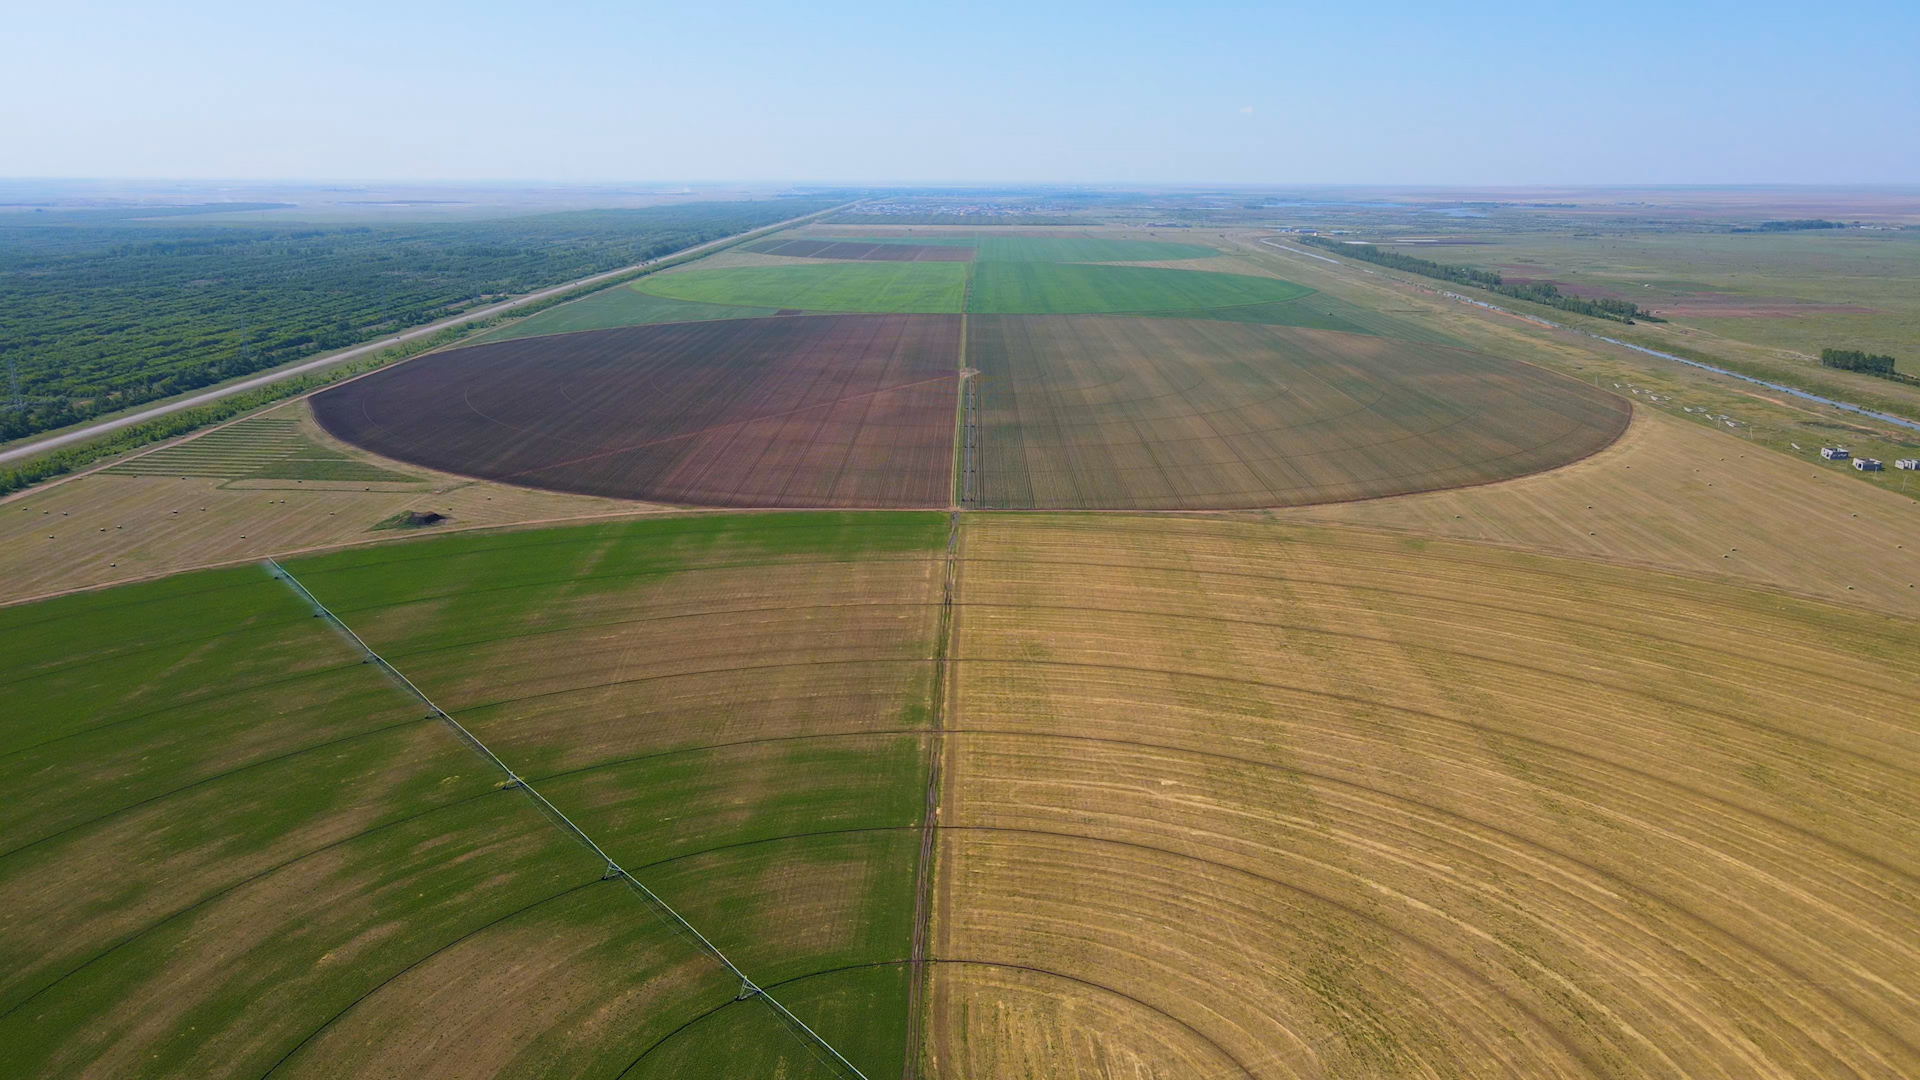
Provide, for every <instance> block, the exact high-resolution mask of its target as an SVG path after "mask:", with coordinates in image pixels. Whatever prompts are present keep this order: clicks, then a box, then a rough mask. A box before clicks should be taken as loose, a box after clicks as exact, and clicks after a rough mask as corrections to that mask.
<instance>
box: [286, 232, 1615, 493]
mask: <svg viewBox="0 0 1920 1080" xmlns="http://www.w3.org/2000/svg"><path fill="white" fill-rule="evenodd" d="M906 265H911V264H906ZM966 341H967V346H966V347H967V364H968V366H969V367H970V368H973V369H975V370H976V371H977V373H978V374H977V375H975V376H973V382H972V386H973V391H972V393H971V394H970V405H969V407H968V408H967V410H966V413H965V415H966V418H967V420H966V422H967V424H968V425H969V431H970V438H969V440H968V443H969V445H970V447H971V454H970V455H966V456H964V467H965V469H966V473H965V475H966V482H965V489H964V491H962V492H961V497H962V499H963V502H964V504H965V505H968V506H971V507H978V508H995V509H1169V510H1200V509H1240V508H1253V507H1270V506H1294V505H1301V504H1306V503H1324V502H1338V501H1343V500H1349V499H1363V498H1372V497H1377V496H1382V495H1398V494H1405V493H1409V492H1415V491H1427V490H1433V489H1438V488H1450V487H1461V486H1465V485H1469V484H1478V483H1485V482H1488V481H1492V480H1502V479H1507V478H1510V477H1515V476H1522V475H1525V474H1527V473H1532V472H1538V471H1540V470H1542V469H1548V468H1553V467H1555V466H1558V465H1563V464H1566V463H1568V462H1571V461H1575V460H1578V459H1579V458H1582V457H1585V456H1586V455H1588V454H1591V453H1593V452H1594V451H1596V450H1598V449H1600V448H1601V447H1603V446H1606V445H1607V444H1608V443H1610V442H1612V441H1613V440H1614V439H1615V438H1616V437H1618V435H1619V434H1620V433H1621V432H1622V431H1623V430H1624V429H1625V427H1626V424H1627V420H1628V418H1629V416H1630V406H1628V405H1627V404H1626V403H1625V402H1623V401H1621V400H1620V399H1618V398H1615V397H1613V396H1610V395H1606V394H1602V393H1600V392H1598V391H1596V390H1594V389H1592V388H1590V387H1587V386H1585V385H1583V384H1581V383H1578V382H1575V381H1573V380H1571V379H1567V378H1565V377H1562V376H1560V375H1556V374H1553V373H1551V372H1547V371H1544V370H1542V369H1539V368H1534V367H1531V366H1528V365H1525V364H1517V363H1513V362H1511V361H1507V360H1502V359H1499V358H1496V357H1491V356H1486V355H1482V354H1479V353H1473V352H1468V351H1465V350H1461V349H1450V348H1444V347H1439V346H1433V345H1420V344H1414V343H1409V342H1401V341H1393V340H1389V339H1386V338H1377V337H1369V336H1364V335H1358V334H1343V333H1337V332H1332V331H1319V330H1302V329H1298V328H1288V327H1272V326H1256V325H1249V324H1243V323H1230V322H1208V321H1190V320H1175V319H1123V318H1114V317H1100V316H979V315H976V316H971V317H970V329H969V331H968V333H967V335H966ZM960 342H961V333H960V317H959V316H956V315H945V316H942V315H835V316H806V317H785V318H769V319H750V320H746V319H743V320H723V321H716V322H704V323H676V324H667V325H659V326H647V327H631V328H624V329H617V330H600V331H589V332H583V333H577V334H566V335H556V336H551V337H542V338H529V339H522V340H516V341H504V342H498V343H493V344H487V345H479V346H474V347H471V348H466V349H459V350H455V351H453V352H449V353H443V354H440V355H437V356H431V357H427V358H424V359H422V360H418V361H415V362H413V363H410V364H407V365H404V366H401V367H397V368H394V369H391V370H389V371H384V372H381V373H378V374H376V375H373V376H370V377H368V378H365V379H360V380H357V381H355V382H352V383H349V384H347V385H345V386H342V387H340V388H338V389H335V390H330V391H328V392H326V393H324V394H321V395H319V396H318V397H317V398H315V399H314V414H315V416H316V417H317V418H318V420H319V422H320V423H321V424H322V425H323V426H325V427H326V429H327V430H328V431H330V432H332V433H333V434H334V435H336V436H338V437H339V438H342V439H345V440H347V441H349V442H353V443H356V444H358V445H361V446H364V447H366V448H368V449H370V450H374V451H376V452H378V453H381V454H384V455H386V456H388V457H391V458H396V459H398V460H401V461H405V462H409V463H412V464H416V465H421V466H426V467H429V468H435V469H441V470H444V471H447V472H454V473H461V474H464V475H468V476H478V477H484V478H486V479H490V480H501V481H506V482H509V483H517V484H524V485H527V486H530V487H544V488H552V489H556V490H561V491H576V492H582V493H586V494H593V495H604V496H613V497H617V498H630V499H643V500H648V501H656V502H670V503H682V504H692V505H705V506H764V507H782V506H818V507H836V506H857V507H931V506H945V505H948V504H949V502H950V501H951V500H952V498H953V489H952V469H953V457H954V455H953V443H954V416H955V406H956V390H957V387H958V371H957V370H956V369H957V365H958V362H959V352H960V348H961V345H960Z"/></svg>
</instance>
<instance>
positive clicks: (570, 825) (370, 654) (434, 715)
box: [266, 558, 868, 1080]
mask: <svg viewBox="0 0 1920 1080" xmlns="http://www.w3.org/2000/svg"><path fill="white" fill-rule="evenodd" d="M266 566H267V569H268V571H269V572H270V573H272V574H273V576H274V577H277V578H279V579H281V580H282V581H285V582H286V583H287V584H288V585H289V586H291V587H292V588H293V590H294V591H295V592H297V593H299V594H300V596H301V597H302V598H303V599H305V600H306V601H307V603H309V604H311V605H313V611H314V614H315V615H316V616H317V617H320V618H323V619H326V620H327V622H328V623H330V624H332V625H333V626H334V627H335V628H336V629H338V630H340V631H341V632H342V633H344V634H346V636H347V637H348V638H349V639H350V640H352V642H353V643H354V645H356V646H357V647H359V649H360V650H361V651H362V652H364V653H365V654H366V657H365V659H366V661H367V662H371V663H373V664H377V665H379V667H380V668H381V669H382V670H384V671H385V672H386V673H387V674H388V675H391V676H393V678H394V679H396V680H398V682H399V683H400V685H401V686H403V687H405V688H406V689H407V690H408V692H410V693H412V694H413V696H414V697H417V698H419V699H420V701H421V702H422V703H423V704H425V705H426V707H427V709H428V716H427V718H428V719H430V720H439V721H440V722H442V723H443V724H445V725H446V726H447V728H448V729H449V730H450V731H452V732H453V733H454V735H455V736H457V737H458V738H459V739H460V741H461V742H464V743H466V744H467V746H468V747H469V748H470V749H472V750H473V751H474V752H475V753H477V754H479V755H480V756H481V757H483V758H485V759H487V761H488V762H490V763H492V764H493V766H494V767H495V768H497V769H499V770H500V772H501V773H502V774H503V775H504V776H505V777H506V779H505V780H504V781H503V782H502V783H501V785H500V787H501V788H502V790H505V789H508V788H516V787H517V788H519V789H520V790H522V791H524V792H526V793H527V796H528V797H529V798H531V799H532V800H533V801H534V804H535V805H536V806H538V807H539V808H540V809H541V810H543V811H545V812H546V814H547V816H548V817H550V818H552V819H553V821H554V823H555V824H557V825H558V826H559V827H560V828H561V829H562V830H564V831H565V832H567V833H569V834H571V835H572V836H573V838H574V839H575V840H578V841H580V842H581V843H582V844H584V845H586V846H587V848H588V849H589V850H591V851H592V852H593V853H594V854H595V855H597V856H599V857H600V858H601V859H603V860H605V862H606V864H607V869H606V872H605V873H604V874H602V875H601V878H600V880H602V881H609V880H612V879H613V878H619V879H621V880H622V881H624V882H626V884H627V885H628V886H629V887H630V888H631V889H633V891H635V892H637V893H639V894H640V895H641V896H642V897H643V898H645V900H646V901H647V903H648V905H649V906H651V907H652V908H653V910H654V911H655V912H656V913H657V914H659V915H660V916H661V917H662V918H664V919H665V920H666V922H667V923H668V925H670V926H672V927H673V928H674V929H675V930H677V931H679V932H682V933H685V934H687V935H689V936H690V937H692V938H693V940H694V941H696V942H698V943H699V946H700V948H701V950H702V951H703V952H705V953H706V954H707V955H709V956H711V957H713V959H714V960H716V961H718V962H719V963H720V964H721V966H723V967H725V968H726V969H727V971H728V972H730V973H731V974H733V975H734V976H735V977H736V978H738V979H739V980H740V992H739V995H738V996H737V997H735V998H734V1000H735V1001H745V1000H747V999H748V998H754V997H757V998H760V999H761V1000H763V1001H765V1002H766V1003H767V1005H768V1006H769V1007H771V1008H772V1009H773V1011H774V1012H775V1013H776V1014H777V1015H778V1016H779V1018H780V1019H781V1020H783V1021H785V1022H786V1023H788V1024H790V1025H792V1027H793V1028H794V1029H795V1030H796V1031H797V1032H799V1033H800V1034H801V1036H802V1037H803V1039H805V1040H807V1041H809V1042H812V1043H813V1044H814V1045H816V1046H818V1047H820V1048H821V1049H823V1050H825V1051H826V1052H827V1053H828V1054H829V1055H831V1056H832V1061H833V1062H834V1063H835V1064H837V1065H838V1066H839V1067H842V1068H845V1069H846V1070H847V1071H849V1072H851V1073H852V1074H853V1075H854V1076H856V1077H858V1078H859V1080H868V1077H867V1074H866V1073H863V1072H861V1071H860V1067H859V1066H857V1065H855V1064H854V1063H853V1062H851V1061H848V1060H847V1058H846V1056H845V1055H844V1054H842V1053H840V1051H839V1050H836V1049H835V1048H834V1046H833V1044H832V1043H830V1042H828V1041H827V1040H826V1039H825V1038H823V1037H821V1035H820V1033H819V1032H817V1031H815V1030H813V1029H812V1028H811V1027H808V1026H807V1024H806V1022H805V1021H803V1020H801V1019H800V1018H799V1017H798V1016H795V1015H794V1014H793V1011H792V1010H791V1009H788V1008H787V1007H786V1006H785V1005H783V1004H781V1003H780V1000H779V999H778V998H776V997H774V996H773V995H772V994H770V993H768V992H767V991H766V990H765V989H764V988H762V987H761V986H760V985H759V984H758V983H756V982H754V981H753V980H752V979H751V978H748V977H747V973H746V972H744V971H742V970H740V967H739V965H737V964H735V963H734V962H733V961H732V960H731V959H730V958H728V956H727V954H726V953H724V952H722V951H721V950H720V947H719V946H718V945H715V944H714V943H713V942H712V941H711V940H709V939H708V938H707V936H706V935H705V934H702V933H701V932H700V930H699V929H698V928H697V927H695V926H694V925H693V924H692V923H691V922H688V921H687V919H686V917H685V916H683V915H681V914H680V913H679V912H678V911H675V910H674V908H673V906H672V905H670V904H668V903H667V902H666V900H664V899H662V898H661V897H660V895H659V894H658V893H656V892H654V891H653V890H652V889H650V888H648V887H647V885H646V883H645V882H643V881H641V880H640V879H639V878H637V877H634V876H633V874H632V873H630V872H628V871H627V869H626V868H625V867H623V866H621V865H620V863H619V862H618V861H616V860H615V859H614V857H613V856H612V855H609V854H607V852H606V850H605V849H604V848H602V847H601V846H600V845H599V844H598V843H596V842H595V841H594V839H593V837H591V836H589V835H587V832H586V830H584V829H582V828H581V827H580V826H579V825H576V824H575V823H574V821H573V819H572V818H569V817H568V816H567V815H566V814H564V813H562V812H561V810H560V808H559V807H557V806H555V805H553V803H551V802H549V801H548V800H547V797H546V796H545V795H542V794H540V790H539V789H538V788H536V787H534V786H533V785H532V784H530V783H528V782H527V779H526V777H524V776H521V775H520V774H519V773H516V772H514V771H513V768H512V767H511V766H509V765H508V764H507V763H506V762H505V761H502V760H501V759H500V755H498V754H496V753H494V752H493V751H492V750H491V749H490V748H488V746H487V744H486V743H483V742H481V741H480V739H479V737H478V736H476V735H475V734H474V733H473V732H471V731H468V730H467V728H466V725H464V724H462V723H460V721H458V720H455V719H454V718H453V714H452V713H449V712H447V711H446V710H445V709H442V708H441V707H440V706H438V705H436V704H434V702H433V699H432V698H430V697H428V696H427V694H426V691H424V690H422V689H420V688H419V687H418V686H416V685H414V682H413V680H412V679H409V678H407V676H406V675H405V673H403V672H402V671H401V670H400V669H399V668H397V667H394V666H393V665H392V664H390V663H388V662H387V658H386V657H384V656H381V655H380V654H379V653H377V652H375V651H374V650H373V646H371V645H368V644H367V643H366V640H365V639H363V638H362V637H361V636H360V635H359V634H357V633H355V632H354V629H353V627H351V626H348V625H347V624H346V622H345V621H344V620H342V619H341V618H340V617H339V616H338V615H335V614H334V613H333V612H332V610H331V609H329V608H328V607H327V606H326V605H325V604H322V603H321V602H320V598H319V597H317V596H315V595H313V593H311V592H309V591H308V590H307V587H306V586H305V585H303V584H301V582H300V579H299V578H296V577H294V576H293V573H292V571H289V570H288V569H287V568H286V567H284V566H281V565H280V564H279V562H277V561H275V560H274V559H271V558H269V559H267V560H266Z"/></svg>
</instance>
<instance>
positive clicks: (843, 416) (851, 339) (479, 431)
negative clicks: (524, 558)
mask: <svg viewBox="0 0 1920 1080" xmlns="http://www.w3.org/2000/svg"><path fill="white" fill-rule="evenodd" d="M903 265H919V264H903ZM929 265H932V264H929ZM959 322H960V321H959V319H958V318H955V317H952V316H927V315H921V316H907V315H894V316H868V315H838V316H810V317H806V318H776V319H753V320H730V321H724V322H705V323H676V324H671V325H664V326H653V327H634V328H628V329H620V330H601V331H593V332H590V333H582V334H570V335H566V336H564V337H546V338H533V339H528V340H525V341H508V342H498V343H493V344H487V345H478V346H473V347H471V348H466V349H458V350H455V351H452V352H447V353H441V354H438V355H436V356H431V357H426V358H424V359H421V360H418V361H415V362H413V363H410V364H407V365H404V366H401V367H397V368H391V369H388V370H386V371H382V372H379V373H376V374H375V375H373V376H371V377H369V378H366V379H361V380H357V381H355V382H351V383H348V384H346V385H344V386H340V387H338V388H335V389H333V390H330V391H328V392H326V393H323V394H320V395H318V396H317V397H315V398H314V404H313V408H314V414H315V416H316V417H317V418H318V419H319V421H320V422H321V424H322V425H324V426H325V427H327V429H328V430H329V431H331V432H333V433H334V434H335V435H336V436H338V437H339V438H342V439H345V440H348V441H351V442H354V443H357V444H358V445H361V446H364V447H367V448H369V449H371V450H374V451H376V452H378V453H381V454H385V455H388V456H390V457H394V458H397V459H400V460H403V461H409V462H417V463H419V464H422V465H425V466H427V467H430V468H436V469H445V470H448V471H454V472H461V473H465V474H468V475H472V476H482V477H486V478H489V479H494V480H501V481H506V482H509V483H517V484H527V485H533V486H539V487H547V488H553V489H556V490H561V491H575V492H580V493H583V494H588V495H603V496H612V497H616V498H633V499H646V500H651V501H660V502H675V503H692V504H697V505H707V506H761V507H767V506H816V507H817V506H868V507H873V506H909V507H912V506H944V505H946V504H947V502H948V494H947V492H948V487H949V479H948V478H949V475H950V473H951V469H952V461H951V459H952V446H953V402H954V392H955V384H956V381H957V378H958V375H957V373H956V372H957V369H956V361H957V359H958V356H959V339H960V326H959Z"/></svg>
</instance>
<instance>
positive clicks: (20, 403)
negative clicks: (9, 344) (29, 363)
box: [7, 353, 27, 412]
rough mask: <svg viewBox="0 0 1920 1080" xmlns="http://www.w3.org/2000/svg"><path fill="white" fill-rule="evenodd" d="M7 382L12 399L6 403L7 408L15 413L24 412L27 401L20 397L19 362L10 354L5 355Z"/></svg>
mask: <svg viewBox="0 0 1920 1080" xmlns="http://www.w3.org/2000/svg"><path fill="white" fill-rule="evenodd" d="M7 381H8V382H10V383H11V384H12V386H13V398H12V400H11V401H9V402H8V403H7V408H9V409H12V410H14V411H16V412H18V411H21V410H24V409H25V408H26V407H27V399H26V398H23V397H21V396H20V361H18V360H16V359H14V357H13V354H12V353H8V354H7Z"/></svg>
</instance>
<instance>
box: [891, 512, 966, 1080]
mask: <svg viewBox="0 0 1920 1080" xmlns="http://www.w3.org/2000/svg"><path fill="white" fill-rule="evenodd" d="M959 548H960V511H958V510H953V511H950V512H949V513H948V517H947V558H946V572H945V580H944V582H943V584H942V586H941V598H940V621H939V628H938V629H937V630H936V631H935V634H934V655H933V690H932V698H933V701H932V706H933V707H932V709H931V710H929V724H928V727H929V731H928V736H929V738H928V744H929V745H928V753H927V793H926V804H925V806H924V807H923V808H922V809H921V811H920V861H919V863H918V864H917V865H916V867H915V869H914V881H913V943H912V945H911V947H910V948H909V951H908V953H907V956H908V960H907V963H908V973H907V1037H906V1055H905V1057H904V1058H903V1064H902V1066H901V1080H919V1076H920V1056H921V1053H920V1050H921V1048H920V1041H921V1039H922V1037H923V1028H924V1025H925V1019H926V1012H927V1009H928V1008H929V1005H928V1003H927V1001H926V989H927V980H928V978H929V975H930V973H929V970H928V968H927V959H928V958H927V953H928V946H929V944H930V942H929V939H930V938H931V937H932V927H933V874H934V867H933V860H934V857H935V854H936V852H935V847H936V845H935V843H934V838H935V837H936V836H937V835H938V833H939V830H940V824H939V821H940V806H941V804H942V803H943V802H945V801H946V800H945V794H946V791H945V788H946V775H945V774H946V770H945V769H944V768H943V765H944V764H945V759H946V753H947V740H946V720H947V717H946V712H947V695H948V693H949V692H950V688H951V680H950V679H949V678H948V672H949V670H950V669H951V668H952V666H953V655H952V654H953V599H954V593H955V592H956V591H957V590H956V585H957V581H956V579H957V577H958V574H959Z"/></svg>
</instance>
